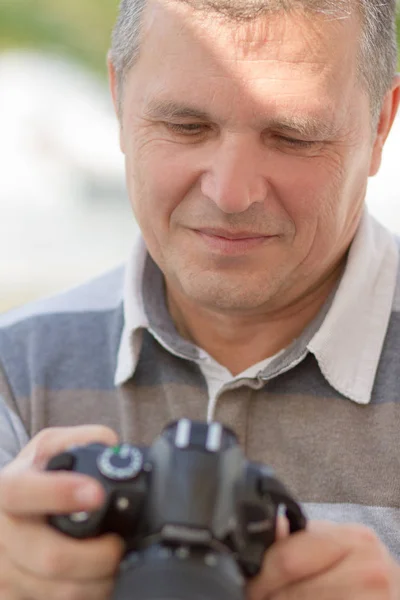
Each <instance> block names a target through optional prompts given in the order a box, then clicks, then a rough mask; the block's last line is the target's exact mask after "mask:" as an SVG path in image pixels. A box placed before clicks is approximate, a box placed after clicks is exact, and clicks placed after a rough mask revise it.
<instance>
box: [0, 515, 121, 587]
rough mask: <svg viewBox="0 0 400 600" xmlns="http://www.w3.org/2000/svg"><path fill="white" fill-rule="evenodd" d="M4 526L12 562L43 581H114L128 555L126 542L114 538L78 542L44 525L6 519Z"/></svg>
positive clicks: (6, 546) (105, 536)
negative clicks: (111, 579)
mask: <svg viewBox="0 0 400 600" xmlns="http://www.w3.org/2000/svg"><path fill="white" fill-rule="evenodd" d="M0 525H1V531H2V545H3V547H5V548H7V555H8V557H9V559H10V560H11V561H12V562H13V563H14V564H15V565H17V566H18V568H20V569H22V570H24V571H26V572H27V573H29V574H30V575H32V576H36V577H41V578H43V579H49V580H63V579H64V580H67V579H68V580H71V581H76V582H79V581H91V580H96V579H104V578H107V577H112V576H114V575H115V573H116V571H117V569H118V565H119V563H120V561H121V558H122V555H123V552H124V543H123V540H122V538H120V537H119V536H117V535H113V534H110V535H104V536H101V537H98V538H91V539H85V540H76V539H74V538H71V537H68V536H66V535H63V534H62V533H60V532H58V531H56V530H55V529H52V528H51V527H49V526H47V525H44V524H43V523H42V522H40V521H34V522H32V521H31V520H23V519H5V518H3V519H1V521H0ZM33 548H34V551H32V549H33Z"/></svg>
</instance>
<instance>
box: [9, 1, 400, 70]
mask: <svg viewBox="0 0 400 600" xmlns="http://www.w3.org/2000/svg"><path fill="white" fill-rule="evenodd" d="M117 10H118V0H0V50H2V49H5V48H35V49H44V50H51V51H54V52H58V53H61V54H66V55H68V56H71V57H72V58H75V59H76V60H78V61H80V62H82V63H83V64H85V65H86V66H88V67H90V68H91V69H93V70H95V71H97V72H100V73H103V74H105V72H106V70H105V57H106V53H107V49H108V47H109V42H110V36H111V30H112V27H113V24H114V21H115V18H116V14H117ZM397 36H398V41H399V47H400V14H398V17H397ZM399 69H400V55H399Z"/></svg>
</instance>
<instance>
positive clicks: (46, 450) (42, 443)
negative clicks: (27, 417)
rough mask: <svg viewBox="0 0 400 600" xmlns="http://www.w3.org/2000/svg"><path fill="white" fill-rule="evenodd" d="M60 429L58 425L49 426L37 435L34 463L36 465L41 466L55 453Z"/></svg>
mask: <svg viewBox="0 0 400 600" xmlns="http://www.w3.org/2000/svg"><path fill="white" fill-rule="evenodd" d="M60 429H61V428H57V427H47V428H46V429H42V431H40V432H39V433H38V434H37V435H36V436H35V445H34V463H35V464H36V465H38V466H41V465H42V464H43V463H44V462H46V461H47V460H48V459H49V457H50V456H51V455H52V454H53V448H54V445H55V440H57V438H58V436H59V434H60Z"/></svg>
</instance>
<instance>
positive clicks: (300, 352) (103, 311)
mask: <svg viewBox="0 0 400 600" xmlns="http://www.w3.org/2000/svg"><path fill="white" fill-rule="evenodd" d="M394 12H395V2H394V0H387V1H384V2H380V3H376V2H375V0H364V1H363V2H361V1H360V2H359V1H357V0H354V1H352V0H348V1H347V0H343V1H342V2H338V1H335V2H332V1H331V0H320V1H319V0H313V1H307V0H303V1H300V0H298V1H294V0H293V1H287V2H283V1H278V0H276V1H275V0H264V1H262V2H261V1H260V2H257V0H254V2H251V3H248V2H245V1H243V2H237V1H234V0H232V1H229V0H214V1H213V2H211V1H208V0H204V1H203V2H200V1H199V2H198V1H197V0H188V1H187V2H186V1H184V0H169V1H168V2H167V1H166V0H147V1H146V3H143V4H142V3H141V2H139V1H137V2H134V1H133V0H124V1H123V2H122V5H121V13H120V18H119V21H118V24H117V27H116V29H115V34H114V43H113V48H112V52H111V54H110V81H111V90H112V94H113V98H114V102H115V107H116V111H117V114H118V118H119V121H120V132H121V136H120V137H121V148H122V151H123V152H124V154H125V157H126V173H127V186H128V190H129V195H130V199H131V202H132V206H133V210H134V213H135V216H136V219H137V222H138V224H139V226H140V229H141V233H142V236H143V239H142V238H141V237H140V239H138V240H137V241H136V243H135V247H134V251H133V253H132V258H131V259H130V262H129V264H128V267H127V270H126V274H125V276H124V286H123V292H122V291H121V289H122V286H121V281H122V273H121V271H120V270H118V271H116V272H113V273H111V274H109V275H106V276H105V277H104V278H101V279H99V280H96V281H95V282H91V283H89V284H88V285H87V286H85V287H83V288H79V289H76V290H73V291H72V292H69V293H67V294H64V295H62V296H60V297H58V298H55V299H50V300H47V301H44V302H41V303H39V304H37V305H35V306H34V307H28V308H26V309H22V310H19V311H16V312H13V313H11V314H9V315H4V316H3V317H2V329H1V337H0V340H1V341H0V358H1V364H2V370H1V384H0V385H1V387H0V393H1V398H2V400H1V401H2V404H1V429H0V431H1V435H0V439H1V442H0V447H1V450H0V452H1V454H0V457H1V458H0V459H1V461H2V464H3V465H6V464H7V466H4V468H3V469H2V471H1V473H0V509H1V510H0V530H1V532H2V535H1V537H0V590H1V594H0V596H1V599H2V600H3V599H4V600H11V599H12V600H25V599H26V598H29V600H42V599H43V598H48V599H50V598H68V599H73V600H76V599H80V598H83V597H84V598H85V599H88V598H89V599H91V598H93V599H94V598H96V600H97V599H98V600H102V599H106V598H108V597H109V594H110V590H111V589H112V585H113V577H114V575H115V572H116V568H117V565H118V561H119V559H120V556H121V552H122V548H121V542H120V540H119V539H117V538H116V537H114V536H105V537H104V538H101V539H99V540H94V541H93V540H85V541H74V540H71V539H69V538H67V537H66V536H63V535H61V534H59V533H58V532H55V531H53V530H51V529H50V528H49V527H47V526H46V525H45V524H44V515H46V514H47V513H65V512H71V511H77V510H85V509H90V508H94V507H96V506H98V505H99V504H100V503H101V501H102V491H101V489H99V487H98V486H96V485H95V483H94V482H90V480H88V479H87V478H86V477H84V476H78V475H75V476H73V475H71V474H65V473H64V474H63V473H57V474H54V473H51V474H45V473H43V465H44V464H45V462H46V460H47V459H48V458H49V456H51V455H53V454H55V453H57V452H59V451H61V450H62V449H64V448H66V447H68V446H70V445H71V444H77V443H78V444H80V443H86V442H88V441H92V440H102V441H104V442H106V443H115V442H116V441H117V439H123V440H127V441H133V442H136V443H144V444H149V443H151V441H152V440H153V438H154V436H155V435H156V434H158V433H159V431H160V429H161V428H162V426H163V425H165V423H166V422H168V421H169V420H171V419H175V418H179V417H182V416H186V417H189V418H195V419H201V420H204V419H206V418H207V419H209V420H219V421H222V422H224V423H225V424H227V425H229V426H231V427H233V428H234V429H235V430H236V432H237V433H238V435H239V437H240V440H241V442H242V444H243V446H244V448H245V451H246V453H247V456H248V457H249V458H250V459H256V460H262V461H263V462H265V463H268V464H271V465H272V466H273V467H274V468H275V470H276V472H277V474H278V476H280V477H281V478H282V479H283V480H284V481H285V483H286V484H287V485H288V487H289V488H290V489H291V490H292V491H294V492H295V493H296V494H297V496H298V498H299V499H300V500H301V501H302V502H303V503H304V505H305V507H306V510H307V512H308V514H309V516H310V517H311V519H312V520H311V522H310V525H309V527H308V529H307V531H306V532H302V533H298V534H295V535H293V536H289V537H288V536H285V535H282V536H281V539H280V540H279V541H277V542H276V543H275V544H274V546H273V547H272V548H271V549H270V550H269V551H268V552H267V554H266V557H265V562H264V566H263V570H262V573H261V574H260V576H259V577H257V578H256V579H254V580H253V581H252V582H251V583H250V584H249V587H248V597H249V598H250V599H251V600H264V599H273V600H283V599H285V600H289V599H294V598H296V600H300V599H301V600H303V599H304V600H311V599H315V598H319V599H320V600H323V599H326V600H330V599H337V598H340V599H341V600H350V599H351V600H355V599H356V598H357V599H358V598H359V599H360V600H361V599H365V600H366V599H388V600H389V599H391V600H394V599H395V598H400V568H399V564H398V560H399V559H400V541H399V540H400V519H399V514H400V513H399V511H398V507H399V502H400V500H399V498H400V484H399V481H400V467H399V459H398V448H397V447H398V432H399V427H400V412H399V407H400V404H399V402H398V394H397V381H398V376H399V373H400V364H399V360H398V350H399V347H398V344H399V342H398V339H399V336H398V330H399V322H398V311H399V306H400V305H399V297H400V296H399V293H400V287H399V284H398V283H397V270H398V248H397V243H396V241H395V240H394V239H393V237H392V235H391V234H390V233H389V232H387V231H386V230H385V229H384V228H382V227H381V226H380V225H378V224H377V223H376V222H375V221H374V220H373V219H372V218H371V217H370V216H369V215H368V214H367V212H366V210H365V206H364V197H365V190H366V185H367V179H368V177H369V176H372V175H374V174H375V173H376V172H377V171H378V169H379V164H380V160H381V153H382V148H383V145H384V142H385V140H386V137H387V135H388V132H389V130H390V127H391V124H392V122H393V120H394V117H395V114H396V110H397V107H398V104H399V96H400V92H399V89H400V83H399V78H398V77H396V76H395V65H396V48H395V42H394V39H395V33H394ZM143 240H144V241H143ZM55 426H58V427H60V428H59V429H53V428H54V427H55ZM30 438H32V439H31V441H29V440H30ZM319 518H322V519H324V520H325V522H319V521H314V520H313V519H319ZM335 521H336V522H337V523H336V524H335V523H334V522H335ZM354 522H358V523H359V524H358V525H357V524H350V523H354ZM32 548H34V551H32ZM132 594H133V595H132V597H133V598H134V597H135V596H134V591H133V592H132Z"/></svg>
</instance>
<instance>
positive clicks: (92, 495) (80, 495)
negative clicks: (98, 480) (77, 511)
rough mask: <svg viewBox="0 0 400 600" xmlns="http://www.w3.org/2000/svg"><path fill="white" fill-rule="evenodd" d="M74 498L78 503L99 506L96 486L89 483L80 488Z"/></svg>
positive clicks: (99, 495)
mask: <svg viewBox="0 0 400 600" xmlns="http://www.w3.org/2000/svg"><path fill="white" fill-rule="evenodd" d="M75 498H76V499H77V500H78V502H83V503H84V504H89V505H91V506H92V505H94V504H99V503H100V499H101V491H100V490H99V488H98V486H97V485H93V484H91V483H88V484H85V485H82V486H80V487H79V488H78V489H77V490H76V492H75Z"/></svg>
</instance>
